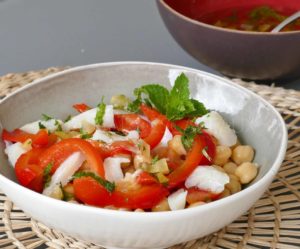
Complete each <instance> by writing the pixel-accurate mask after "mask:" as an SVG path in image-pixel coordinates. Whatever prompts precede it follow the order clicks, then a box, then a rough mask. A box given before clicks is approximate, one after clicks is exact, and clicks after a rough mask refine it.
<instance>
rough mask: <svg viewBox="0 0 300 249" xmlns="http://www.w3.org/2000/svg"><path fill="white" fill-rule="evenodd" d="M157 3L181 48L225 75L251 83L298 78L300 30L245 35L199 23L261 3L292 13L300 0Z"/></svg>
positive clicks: (299, 7) (162, 0)
mask: <svg viewBox="0 0 300 249" xmlns="http://www.w3.org/2000/svg"><path fill="white" fill-rule="evenodd" d="M157 5H158V9H159V12H160V14H161V16H162V19H163V21H164V23H165V25H166V27H167V28H168V30H169V31H170V33H171V34H172V36H173V37H174V38H175V40H176V41H177V42H178V43H179V45H181V47H182V48H183V49H185V50H186V51H187V52H188V53H189V54H191V55H192V56H193V57H194V58H196V59H197V60H198V61H200V62H202V63H204V64H206V65H208V66H210V67H212V68H214V69H216V70H218V71H220V72H221V73H223V74H225V75H227V76H231V77H239V78H243V79H251V80H291V79H295V78H300V31H291V32H280V33H276V34H274V33H270V32H246V31H238V30H230V29H224V28H219V27H216V26H213V25H209V24H205V23H203V22H200V21H197V20H196V19H199V18H200V17H201V16H203V15H205V14H207V13H211V12H219V11H222V10H225V9H233V8H248V7H249V8H251V7H257V6H261V5H268V6H271V7H273V8H276V9H279V10H280V9H282V10H285V13H290V14H291V13H293V12H295V11H297V10H300V1H299V0H289V1H278V0H252V1H247V0H157Z"/></svg>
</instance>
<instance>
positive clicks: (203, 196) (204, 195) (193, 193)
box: [186, 188, 221, 204]
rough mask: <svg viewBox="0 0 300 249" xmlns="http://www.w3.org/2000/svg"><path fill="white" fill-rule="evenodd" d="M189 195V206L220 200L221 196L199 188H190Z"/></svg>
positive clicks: (187, 198)
mask: <svg viewBox="0 0 300 249" xmlns="http://www.w3.org/2000/svg"><path fill="white" fill-rule="evenodd" d="M187 191H188V194H187V197H186V201H187V202H188V203H189V204H192V203H195V202H199V201H204V202H207V201H214V200H217V199H219V198H220V195H221V194H215V193H211V192H208V191H205V190H201V189H198V188H189V189H188V190H187Z"/></svg>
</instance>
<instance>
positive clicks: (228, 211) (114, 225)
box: [0, 62, 287, 248]
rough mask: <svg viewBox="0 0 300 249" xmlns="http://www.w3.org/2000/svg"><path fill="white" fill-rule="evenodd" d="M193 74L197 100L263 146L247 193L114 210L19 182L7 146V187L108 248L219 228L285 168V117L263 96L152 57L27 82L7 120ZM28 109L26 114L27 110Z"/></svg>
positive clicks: (9, 104) (1, 117)
mask: <svg viewBox="0 0 300 249" xmlns="http://www.w3.org/2000/svg"><path fill="white" fill-rule="evenodd" d="M181 72H185V73H186V74H187V76H188V77H189V79H190V89H191V93H192V97H193V98H195V99H198V100H200V101H202V102H204V104H205V105H206V106H207V107H208V108H210V109H215V110H217V111H220V112H221V113H222V114H223V115H224V117H225V119H226V120H227V121H228V122H229V123H230V124H231V125H232V126H233V127H234V128H235V129H236V130H237V132H238V136H239V137H240V138H241V139H242V140H243V142H245V143H247V144H250V145H251V146H253V147H254V148H255V150H256V156H255V161H256V162H258V163H259V164H260V165H261V167H260V171H259V175H258V177H257V178H256V180H255V181H254V182H253V183H252V184H251V185H250V186H248V187H247V188H246V189H245V190H243V191H241V192H239V193H237V194H234V195H232V196H230V197H227V198H225V199H222V200H219V201H216V202H212V203H209V204H206V205H203V206H200V207H196V208H191V209H185V210H179V211H172V212H160V213H138V212H125V211H114V210H107V209H101V208H94V207H89V206H83V205H76V204H71V203H66V202H63V201H58V200H55V199H51V198H49V197H46V196H43V195H41V194H38V193H35V192H33V191H31V190H29V189H26V188H24V187H22V186H20V185H19V184H17V183H16V180H15V176H14V173H13V170H12V168H11V167H10V166H9V165H8V163H7V160H6V157H5V155H4V153H3V147H4V145H3V143H1V148H0V151H1V152H0V162H1V167H0V172H1V175H0V188H1V189H2V190H3V191H4V192H5V193H6V195H7V196H8V197H9V198H10V199H11V200H12V201H14V202H15V204H16V205H17V206H19V207H20V208H22V209H23V210H24V211H25V212H26V213H28V214H29V215H31V216H32V217H33V218H35V219H37V220H40V221H41V222H43V223H45V224H46V225H48V226H50V227H52V228H55V229H57V230H59V231H62V232H64V233H66V234H69V235H71V236H74V237H76V238H80V239H84V240H87V241H90V242H94V243H96V244H99V245H103V246H105V247H117V248H164V247H168V246H171V245H174V244H178V243H181V242H185V241H188V240H193V239H196V238H199V237H202V236H205V235H207V234H209V233H212V232H214V231H217V230H218V229H220V228H222V227H224V226H225V225H227V224H229V223H230V222H232V221H233V220H234V219H236V218H237V217H239V216H240V215H242V214H243V213H244V212H245V211H246V210H248V209H249V208H250V207H251V205H252V204H253V203H254V202H255V201H256V200H257V199H258V198H259V197H260V196H261V195H262V194H263V193H264V191H265V190H266V188H267V187H268V185H269V184H270V183H271V181H272V179H273V177H274V175H275V174H276V172H277V171H278V168H279V167H280V164H281V162H282V160H283V158H284V155H285V151H286V145H287V132H286V128H285V124H284V121H283V120H282V118H281V116H280V114H279V113H278V112H277V111H276V110H275V108H273V107H272V106H271V105H270V104H268V103H267V102H266V101H265V100H263V99H262V98H261V97H259V96H257V95H255V94H254V93H252V92H250V91H248V90H246V89H244V88H242V87H239V86H236V85H235V84H233V83H231V82H230V81H228V80H225V79H223V78H220V77H217V76H213V75H211V74H208V73H204V72H201V71H198V70H194V69H190V68H185V67H180V66H174V65H166V64H158V63H146V62H117V63H103V64H95V65H88V66H82V67H78V68H73V69H70V70H66V71H64V72H61V73H57V74H54V75H51V76H48V77H46V78H43V79H41V80H38V81H36V82H35V83H33V84H31V85H29V86H26V87H24V88H22V89H20V90H19V91H17V92H15V93H14V94H12V95H10V96H8V97H6V98H5V99H3V100H2V101H1V102H0V122H1V123H0V125H1V127H5V128H7V129H13V128H16V127H19V126H21V125H22V124H24V123H28V122H30V121H32V120H37V119H38V118H39V117H40V115H41V113H47V114H49V115H51V116H55V117H57V118H62V119H63V118H65V117H66V116H67V115H68V114H69V113H70V106H71V105H72V104H74V103H77V102H85V103H87V104H89V105H91V106H95V105H96V104H97V103H98V102H99V100H100V99H101V96H105V99H106V101H109V99H110V97H111V96H112V95H114V94H117V93H124V94H127V95H129V96H130V95H131V94H132V92H133V89H134V88H135V87H138V86H140V85H142V84H146V83H154V82H155V83H162V84H165V85H166V86H168V85H170V83H169V79H174V78H175V77H176V76H177V75H178V73H181ZM20 114H21V115H20ZM1 130H2V128H1Z"/></svg>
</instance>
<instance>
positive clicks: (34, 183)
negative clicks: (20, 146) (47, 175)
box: [15, 149, 44, 192]
mask: <svg viewBox="0 0 300 249" xmlns="http://www.w3.org/2000/svg"><path fill="white" fill-rule="evenodd" d="M43 151H44V150H43V149H32V150H30V151H28V152H26V153H24V154H23V155H21V156H20V157H19V158H18V160H17V162H16V165H15V174H16V177H17V179H18V181H19V183H20V184H21V185H23V186H24V187H27V188H29V189H31V190H34V191H36V192H42V191H43V185H44V181H43V173H44V172H43V169H42V168H41V167H39V165H38V162H39V161H38V158H39V156H40V155H41V153H42V152H43Z"/></svg>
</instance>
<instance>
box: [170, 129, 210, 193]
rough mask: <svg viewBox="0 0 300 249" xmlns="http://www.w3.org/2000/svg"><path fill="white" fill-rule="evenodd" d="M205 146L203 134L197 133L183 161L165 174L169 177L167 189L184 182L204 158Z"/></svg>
mask: <svg viewBox="0 0 300 249" xmlns="http://www.w3.org/2000/svg"><path fill="white" fill-rule="evenodd" d="M205 146H206V144H205V140H204V137H203V135H201V134H200V135H197V136H196V137H195V140H194V143H193V146H192V148H191V149H190V151H189V152H188V153H187V156H186V159H185V161H184V162H183V163H182V164H181V165H180V166H179V167H177V168H176V169H175V170H174V171H172V172H171V173H170V174H169V175H168V176H167V177H168V178H169V185H168V188H169V189H172V188H175V187H176V186H178V185H179V184H181V183H182V182H184V181H185V179H186V178H187V177H188V176H189V175H190V174H191V173H192V172H193V171H194V169H195V168H196V167H197V166H198V165H200V164H201V161H202V160H203V158H205V157H204V155H203V154H202V150H203V149H204V148H205Z"/></svg>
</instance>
